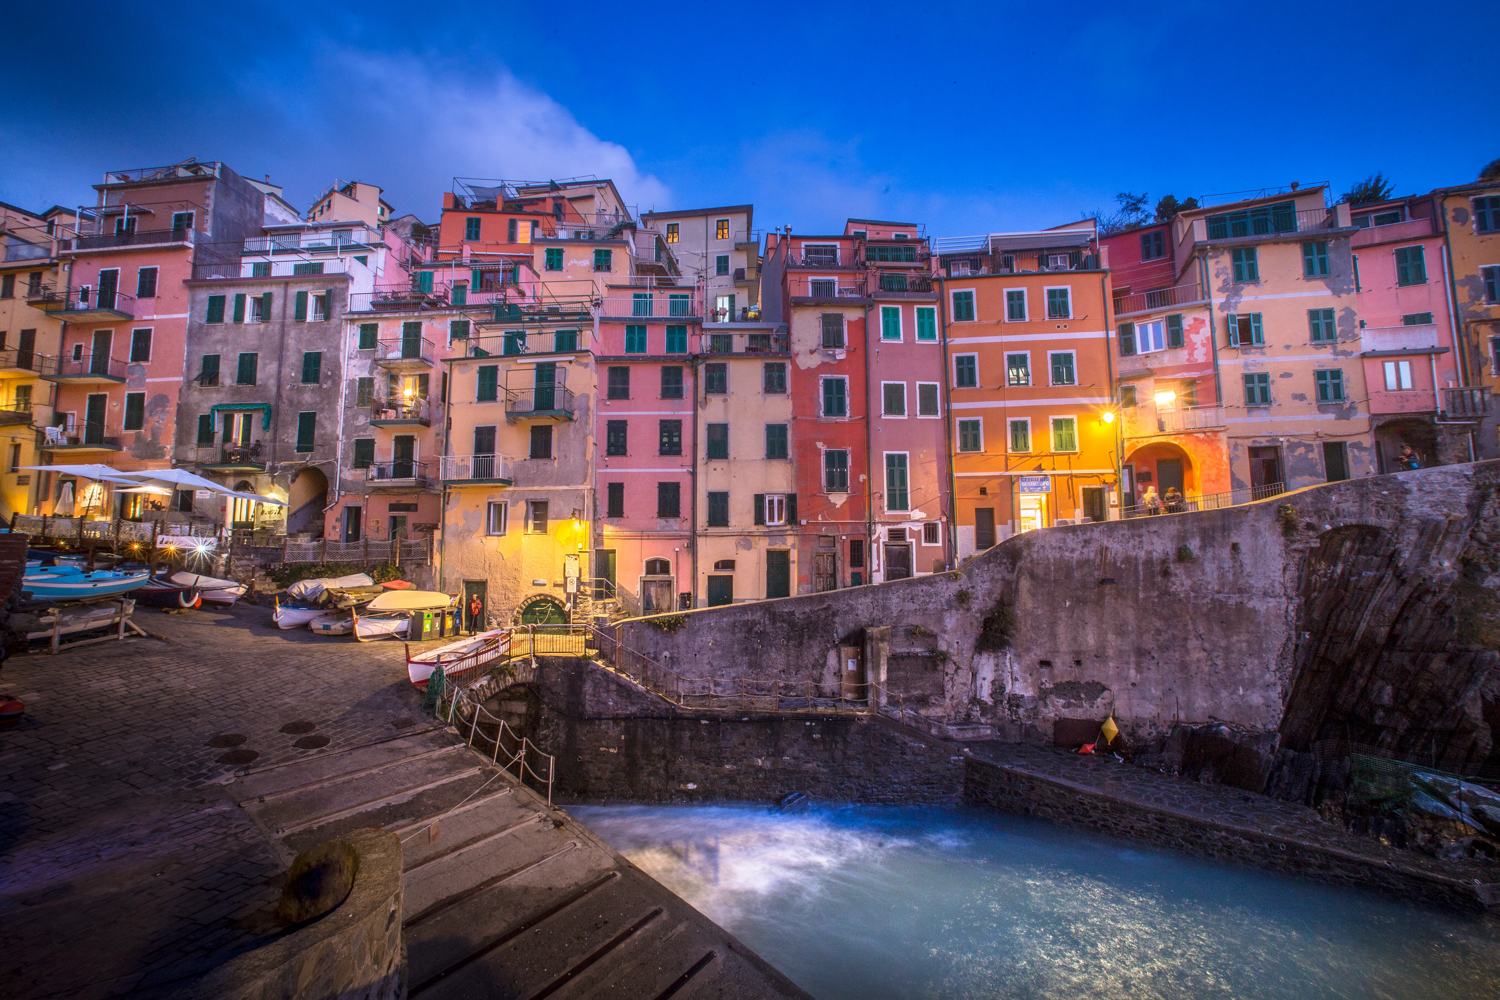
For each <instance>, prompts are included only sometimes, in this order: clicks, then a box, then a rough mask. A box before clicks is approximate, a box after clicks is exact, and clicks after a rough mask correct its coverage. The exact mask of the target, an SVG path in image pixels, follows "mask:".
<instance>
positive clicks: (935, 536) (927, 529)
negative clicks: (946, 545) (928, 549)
mask: <svg viewBox="0 0 1500 1000" xmlns="http://www.w3.org/2000/svg"><path fill="white" fill-rule="evenodd" d="M940 532H941V529H940V527H939V525H938V522H936V521H925V522H923V524H922V544H923V545H939V544H941V533H940Z"/></svg>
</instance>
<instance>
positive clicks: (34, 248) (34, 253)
mask: <svg viewBox="0 0 1500 1000" xmlns="http://www.w3.org/2000/svg"><path fill="white" fill-rule="evenodd" d="M51 256H52V244H51V243H50V242H48V243H26V242H24V241H22V240H18V239H15V238H14V237H12V238H11V241H10V242H9V243H7V244H6V245H5V262H6V263H7V264H9V263H13V262H16V261H24V260H46V259H47V258H48V257H51Z"/></svg>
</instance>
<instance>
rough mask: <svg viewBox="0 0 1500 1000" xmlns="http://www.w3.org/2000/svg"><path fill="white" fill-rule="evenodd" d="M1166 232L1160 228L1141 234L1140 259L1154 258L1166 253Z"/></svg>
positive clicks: (1163, 255)
mask: <svg viewBox="0 0 1500 1000" xmlns="http://www.w3.org/2000/svg"><path fill="white" fill-rule="evenodd" d="M1166 237H1167V234H1166V233H1165V232H1163V231H1162V230H1160V229H1156V230H1153V231H1151V232H1149V233H1142V234H1141V260H1156V259H1157V258H1159V257H1165V256H1166V255H1167V238H1166Z"/></svg>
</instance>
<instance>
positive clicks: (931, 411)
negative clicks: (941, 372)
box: [917, 382, 942, 417]
mask: <svg viewBox="0 0 1500 1000" xmlns="http://www.w3.org/2000/svg"><path fill="white" fill-rule="evenodd" d="M938 388H939V387H938V384H937V383H936V382H918V383H917V416H919V417H940V416H942V413H941V412H940V406H939V404H938Z"/></svg>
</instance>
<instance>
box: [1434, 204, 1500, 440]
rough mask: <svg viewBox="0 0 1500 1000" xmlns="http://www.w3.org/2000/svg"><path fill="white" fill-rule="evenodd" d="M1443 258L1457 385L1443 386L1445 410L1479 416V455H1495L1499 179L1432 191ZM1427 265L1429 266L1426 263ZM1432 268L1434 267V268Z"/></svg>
mask: <svg viewBox="0 0 1500 1000" xmlns="http://www.w3.org/2000/svg"><path fill="white" fill-rule="evenodd" d="M1435 194H1436V196H1437V199H1438V203H1439V204H1440V205H1441V206H1442V214H1443V221H1442V228H1443V235H1444V237H1445V239H1446V241H1447V250H1448V259H1447V260H1445V261H1443V262H1442V264H1443V266H1444V268H1445V269H1446V270H1447V273H1446V274H1444V275H1443V279H1444V282H1445V283H1446V284H1447V285H1448V292H1449V295H1450V297H1451V298H1450V301H1451V304H1452V309H1453V311H1454V313H1455V314H1456V315H1455V332H1456V334H1457V339H1458V342H1459V344H1460V345H1461V346H1460V348H1459V369H1458V373H1459V378H1460V379H1462V381H1463V385H1462V386H1461V387H1449V388H1447V389H1445V390H1444V403H1445V411H1446V414H1447V415H1448V416H1449V417H1452V418H1455V419H1469V420H1473V419H1477V420H1480V421H1482V425H1481V429H1480V430H1479V431H1478V433H1477V434H1476V441H1475V450H1476V452H1477V454H1476V457H1478V458H1500V438H1497V434H1496V428H1495V424H1496V419H1497V416H1500V414H1497V413H1496V406H1495V403H1494V402H1493V401H1492V399H1491V397H1492V396H1494V394H1495V390H1496V388H1500V180H1490V181H1488V182H1476V183H1474V184H1466V185H1463V186H1462V187H1451V188H1444V189H1441V190H1439V191H1437V192H1435ZM1429 266H1431V265H1429ZM1434 269H1435V268H1434Z"/></svg>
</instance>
